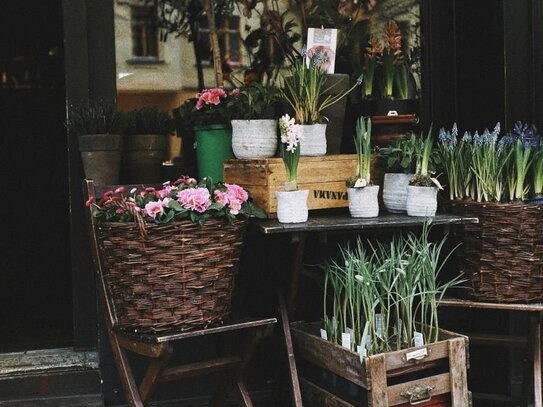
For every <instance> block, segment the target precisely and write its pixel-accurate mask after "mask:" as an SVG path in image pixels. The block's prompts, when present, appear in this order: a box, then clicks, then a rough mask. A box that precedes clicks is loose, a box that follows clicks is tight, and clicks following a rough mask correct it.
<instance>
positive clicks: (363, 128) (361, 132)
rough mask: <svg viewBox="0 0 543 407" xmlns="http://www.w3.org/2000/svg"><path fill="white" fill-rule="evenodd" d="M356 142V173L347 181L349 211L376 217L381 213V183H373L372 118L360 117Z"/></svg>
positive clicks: (355, 136)
mask: <svg viewBox="0 0 543 407" xmlns="http://www.w3.org/2000/svg"><path fill="white" fill-rule="evenodd" d="M354 144H355V148H356V174H355V176H354V177H352V178H350V179H349V180H348V181H347V187H348V188H347V195H348V198H349V212H350V214H351V216H352V217H353V218H374V217H376V216H378V215H379V200H378V197H377V196H378V194H379V185H372V184H371V118H369V117H368V118H366V117H363V116H361V117H359V118H358V121H357V122H356V132H355V135H354Z"/></svg>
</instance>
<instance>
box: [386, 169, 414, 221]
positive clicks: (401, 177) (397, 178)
mask: <svg viewBox="0 0 543 407" xmlns="http://www.w3.org/2000/svg"><path fill="white" fill-rule="evenodd" d="M412 177H413V174H396V173H386V174H385V178H384V181H383V203H384V205H385V208H386V210H387V211H388V212H390V213H405V212H406V211H407V186H408V185H409V180H410V179H411V178H412Z"/></svg>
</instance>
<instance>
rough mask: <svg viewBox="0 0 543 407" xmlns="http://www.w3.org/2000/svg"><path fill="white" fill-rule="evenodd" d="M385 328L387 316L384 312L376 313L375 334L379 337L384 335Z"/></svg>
mask: <svg viewBox="0 0 543 407" xmlns="http://www.w3.org/2000/svg"><path fill="white" fill-rule="evenodd" d="M384 330H385V316H384V315H383V314H375V334H376V335H377V336H378V337H379V338H382V337H383V332H384Z"/></svg>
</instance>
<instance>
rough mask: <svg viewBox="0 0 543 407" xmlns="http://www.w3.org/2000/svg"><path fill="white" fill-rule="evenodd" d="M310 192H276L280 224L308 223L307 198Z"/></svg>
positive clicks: (305, 190) (304, 190)
mask: <svg viewBox="0 0 543 407" xmlns="http://www.w3.org/2000/svg"><path fill="white" fill-rule="evenodd" d="M308 196H309V190H307V189H303V190H299V191H276V192H275V197H276V198H277V220H278V221H279V222H280V223H301V222H306V221H307V216H308V212H309V211H308V207H307V198H308Z"/></svg>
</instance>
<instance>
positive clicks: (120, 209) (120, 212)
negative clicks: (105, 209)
mask: <svg viewBox="0 0 543 407" xmlns="http://www.w3.org/2000/svg"><path fill="white" fill-rule="evenodd" d="M115 213H116V214H117V215H122V214H123V213H124V209H122V208H118V209H117V210H116V211H115Z"/></svg>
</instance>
